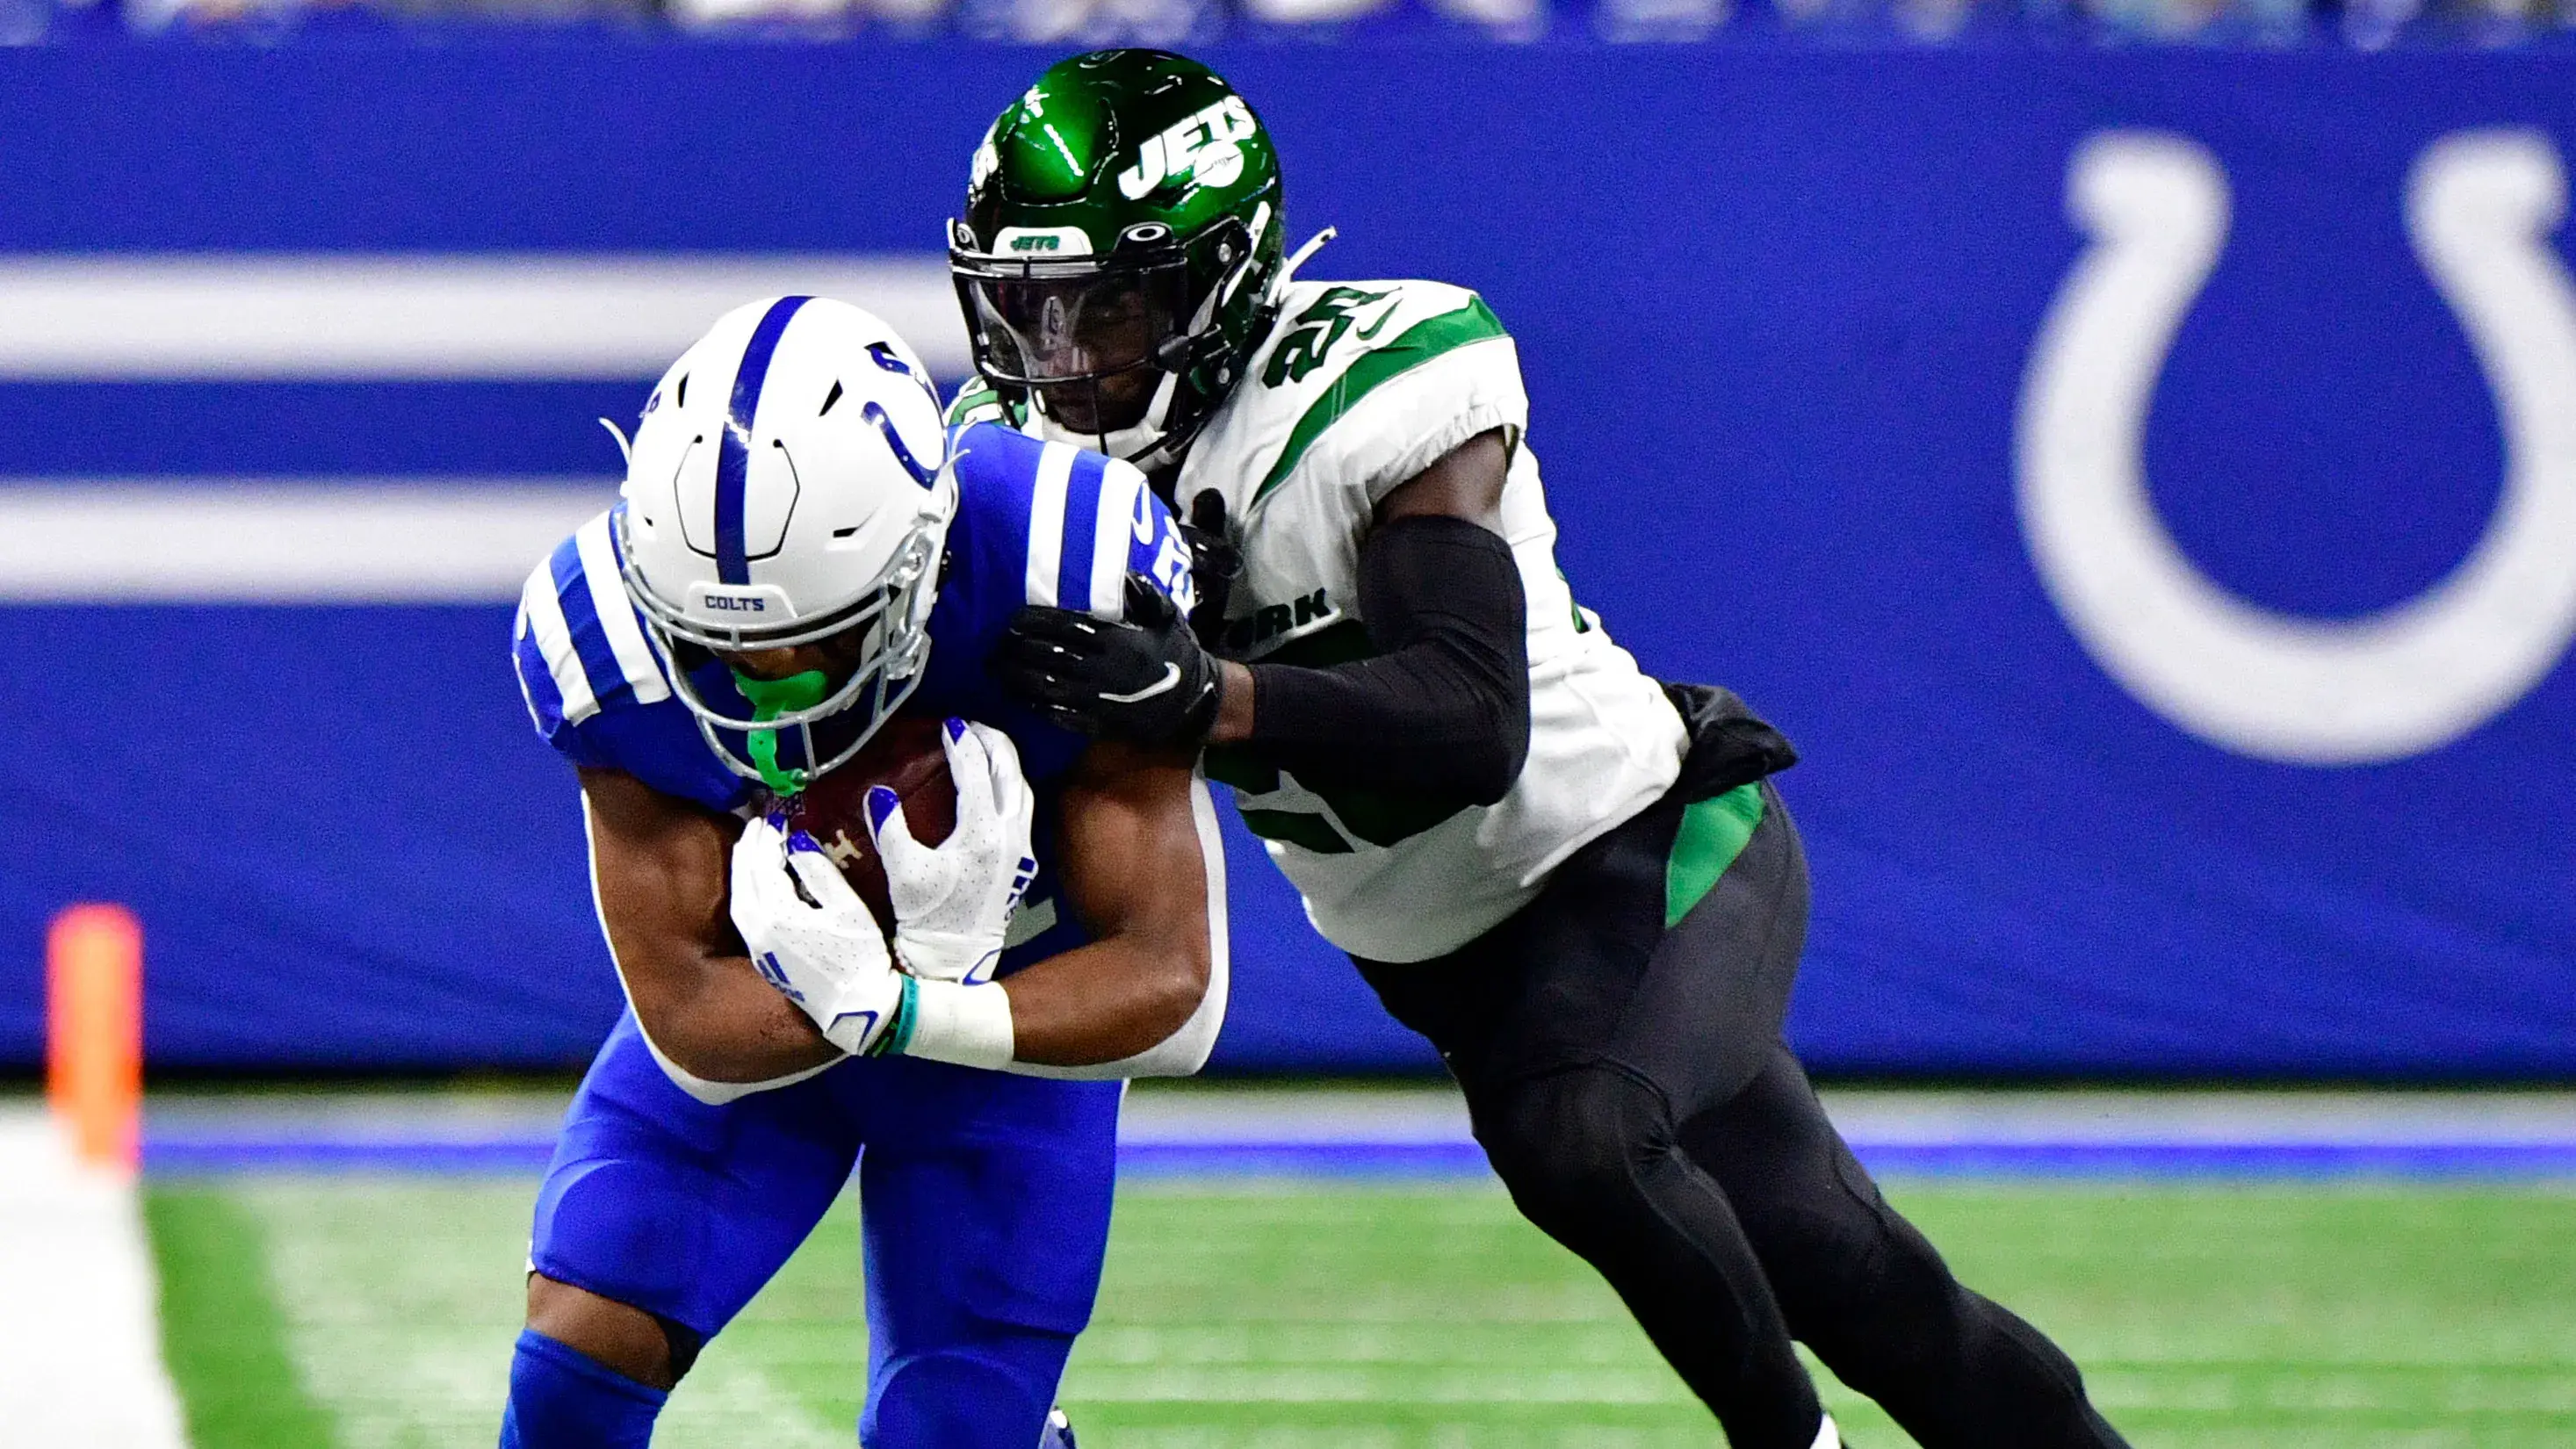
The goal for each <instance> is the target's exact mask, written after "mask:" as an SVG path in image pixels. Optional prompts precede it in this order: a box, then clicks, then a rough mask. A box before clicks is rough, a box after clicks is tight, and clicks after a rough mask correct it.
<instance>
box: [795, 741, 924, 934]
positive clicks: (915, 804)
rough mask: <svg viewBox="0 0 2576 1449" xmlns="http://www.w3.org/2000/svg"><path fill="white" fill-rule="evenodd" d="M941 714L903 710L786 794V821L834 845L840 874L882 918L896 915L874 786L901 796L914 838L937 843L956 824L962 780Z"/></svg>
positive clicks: (829, 848) (879, 919)
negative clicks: (841, 759) (876, 833)
mask: <svg viewBox="0 0 2576 1449" xmlns="http://www.w3.org/2000/svg"><path fill="white" fill-rule="evenodd" d="M939 733H940V722H939V721H938V720H935V719H920V718H916V717H914V716H911V715H897V716H895V717H894V718H893V719H890V720H887V721H886V722H885V723H884V724H883V725H881V726H879V727H878V729H877V733H876V737H875V738H874V739H871V740H869V741H868V742H867V745H866V746H865V747H864V748H862V749H861V750H860V751H859V752H858V753H857V754H855V755H853V756H851V757H850V759H849V761H848V762H847V763H845V764H843V765H842V766H841V767H840V768H839V769H837V770H832V771H829V772H827V773H826V774H825V775H824V776H823V778H821V779H819V780H817V781H815V782H814V783H813V784H812V785H810V786H808V787H806V789H805V790H804V792H803V793H802V794H799V795H796V796H793V797H791V798H790V799H788V800H787V801H785V802H784V803H785V805H786V809H787V818H788V821H789V822H790V823H791V824H793V825H795V826H797V827H798V828H800V829H802V830H804V831H805V833H806V834H808V835H811V836H813V837H814V838H815V839H816V840H817V841H820V842H821V843H822V846H823V848H824V849H825V850H826V851H829V852H830V853H831V856H832V860H833V861H834V863H836V864H837V865H839V866H840V867H841V875H842V877H843V878H844V879H846V880H847V881H849V883H850V885H851V888H852V889H854V890H856V891H857V892H858V893H859V899H861V900H863V901H866V902H867V903H868V909H869V910H872V911H874V912H876V913H877V922H878V924H880V925H887V924H890V923H892V921H893V920H894V907H893V904H892V902H891V901H890V900H889V899H888V897H887V893H886V876H885V864H884V862H882V861H880V860H878V859H877V848H876V846H875V845H874V844H873V843H871V842H870V840H869V838H868V803H867V802H868V790H869V787H871V786H875V785H883V786H885V787H886V788H887V789H889V790H892V791H893V792H895V794H897V795H899V796H901V797H902V798H903V819H904V824H905V825H907V826H908V827H910V828H911V830H912V838H913V839H915V840H918V841H920V842H921V843H922V844H924V845H937V844H938V843H940V842H941V841H943V840H946V839H947V838H948V832H949V831H951V830H954V829H956V828H957V786H956V783H955V782H954V781H952V780H950V779H949V778H948V753H947V751H946V750H944V749H942V748H941V747H940V742H939Z"/></svg>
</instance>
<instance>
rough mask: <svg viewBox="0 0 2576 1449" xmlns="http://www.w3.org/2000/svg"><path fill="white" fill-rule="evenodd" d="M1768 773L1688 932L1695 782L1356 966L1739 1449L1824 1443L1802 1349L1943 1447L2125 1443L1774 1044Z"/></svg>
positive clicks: (1797, 922) (1780, 924)
mask: <svg viewBox="0 0 2576 1449" xmlns="http://www.w3.org/2000/svg"><path fill="white" fill-rule="evenodd" d="M1752 788H1755V789H1758V790H1759V792H1760V795H1761V799H1762V805H1763V811H1762V815H1761V818H1760V820H1759V822H1758V823H1757V824H1756V825H1755V827H1754V829H1753V832H1752V835H1751V836H1750V838H1749V839H1747V840H1746V841H1745V843H1744V845H1743V848H1742V850H1741V852H1740V853H1739V854H1737V855H1736V857H1735V859H1734V861H1733V863H1732V864H1730V865H1728V866H1727V867H1726V869H1725V871H1724V873H1723V874H1722V875H1720V876H1719V877H1718V879H1717V882H1716V884H1715V886H1714V887H1713V888H1710V889H1709V890H1708V893H1707V894H1706V895H1705V896H1704V897H1702V898H1701V899H1700V900H1699V901H1698V903H1697V904H1696V905H1693V906H1690V907H1689V908H1688V910H1687V913H1686V914H1684V915H1683V916H1682V917H1681V919H1680V920H1679V922H1678V923H1676V924H1675V925H1673V926H1671V927H1670V928H1667V927H1666V925H1665V916H1666V912H1667V905H1668V891H1669V890H1671V889H1672V888H1673V887H1672V885H1671V882H1670V881H1668V878H1667V863H1668V859H1669V858H1670V857H1671V856H1672V854H1673V852H1674V842H1675V837H1676V834H1677V833H1678V832H1679V831H1680V829H1681V820H1682V813H1683V810H1684V802H1682V801H1680V800H1678V799H1667V800H1665V801H1663V802H1661V803H1660V804H1658V805H1656V806H1654V807H1653V808H1650V809H1648V810H1647V811H1645V812H1644V813H1643V814H1641V815H1639V816H1638V817H1637V818H1636V819H1634V820H1631V821H1629V822H1628V823H1627V824H1625V825H1623V826H1621V827H1620V828H1619V829H1617V830H1615V831H1613V832H1611V833H1610V834H1609V835H1607V836H1604V837H1602V838H1601V839H1599V840H1596V841H1594V842H1593V843H1592V844H1590V845H1588V846H1586V847H1585V848H1584V849H1583V850H1581V851H1579V852H1577V853H1576V855H1575V856H1574V857H1573V858H1572V859H1570V860H1569V861H1568V862H1567V863H1566V864H1565V865H1564V866H1562V867H1560V868H1559V869H1558V871H1557V872H1556V873H1555V874H1554V875H1553V876H1552V877H1551V878H1550V880H1549V883H1548V885H1547V888H1546V889H1545V891H1544V892H1543V893H1542V894H1541V895H1540V896H1539V898H1538V899H1537V900H1535V901H1533V902H1531V903H1530V905H1528V906H1527V907H1525V908H1524V909H1523V910H1521V911H1520V912H1519V913H1518V914H1517V915H1515V916H1513V917H1512V918H1511V919H1510V920H1508V921H1506V922H1504V923H1503V924H1502V925H1501V926H1498V927H1496V928H1495V929H1494V930H1492V931H1490V932H1487V933H1486V934H1485V935H1483V936H1481V937H1479V938H1477V939H1476V940H1475V941H1472V942H1470V943H1468V944H1467V945H1466V946H1464V947H1461V948H1460V949H1459V950H1457V951H1454V952H1452V953H1450V954H1449V955H1446V956H1442V957H1438V958H1435V959H1433V960H1431V961H1426V962H1418V963H1413V964H1407V965H1389V964H1385V963H1378V962H1367V961H1363V962H1361V963H1359V964H1360V969H1361V971H1362V973H1363V974H1364V975H1366V976H1367V978H1368V980H1369V983H1370V985H1371V986H1373V987H1375V988H1376V990H1377V992H1378V995H1379V997H1380V999H1382V1000H1383V1001H1384V1002H1385V1003H1386V1006H1387V1009H1388V1010H1389V1011H1390V1012H1391V1013H1393V1014H1394V1016H1395V1017H1396V1019H1397V1020H1399V1021H1402V1022H1404V1023H1405V1024H1406V1025H1407V1026H1410V1027H1412V1028H1413V1029H1414V1030H1416V1031H1419V1032H1421V1033H1422V1034H1423V1035H1425V1036H1427V1037H1429V1038H1430V1039H1431V1041H1432V1044H1433V1045H1435V1046H1437V1047H1439V1048H1440V1052H1441V1055H1442V1056H1443V1057H1444V1058H1446V1059H1447V1061H1448V1063H1449V1067H1450V1070H1451V1072H1452V1073H1453V1074H1454V1075H1455V1076H1456V1077H1457V1078H1458V1082H1459V1085H1460V1086H1461V1087H1462V1088H1463V1089H1464V1091H1465V1093H1466V1097H1467V1106H1468V1110H1469V1113H1470V1116H1471V1118H1472V1119H1473V1122H1474V1124H1475V1131H1476V1138H1477V1140H1478V1141H1479V1142H1481V1143H1482V1144H1483V1145H1484V1148H1485V1152H1486V1155H1487V1157H1488V1158H1489V1159H1490V1160H1491V1162H1492V1163H1493V1166H1494V1171H1495V1173H1496V1174H1497V1175H1498V1176H1500V1177H1501V1178H1502V1180H1503V1183H1504V1185H1505V1186H1506V1187H1508V1188H1509V1189H1510V1190H1511V1194H1512V1200H1513V1202H1514V1203H1515V1204H1516V1205H1518V1206H1519V1208H1520V1210H1521V1212H1522V1213H1523V1214H1524V1215H1526V1216H1527V1217H1528V1218H1529V1220H1530V1221H1531V1222H1533V1223H1535V1224H1537V1225H1538V1226H1539V1227H1540V1228H1541V1229H1542V1230H1544V1231H1545V1232H1546V1233H1547V1234H1548V1235H1549V1236H1550V1237H1552V1238H1554V1239H1556V1240H1557V1241H1558V1242H1560V1243H1562V1244H1564V1245H1565V1246H1566V1247H1567V1248H1569V1249H1571V1250H1573V1251H1574V1252H1575V1253H1577V1254H1579V1255H1580V1256H1581V1257H1582V1258H1583V1259H1584V1260H1585V1261H1586V1262H1588V1263H1590V1264H1591V1265H1592V1266H1593V1267H1594V1268H1595V1269H1597V1270H1598V1271H1599V1272H1600V1274H1601V1276H1602V1277H1604V1278H1605V1279H1607V1280H1609V1282H1610V1285H1611V1286H1612V1287H1613V1288H1615V1289H1617V1290H1618V1293H1619V1296H1620V1297H1621V1298H1622V1299H1624V1300H1625V1301H1626V1303H1627V1305H1628V1308H1629V1311H1630V1312H1632V1313H1634V1314H1635V1315H1636V1317H1637V1321H1638V1323H1639V1324H1640V1325H1642V1326H1643V1327H1644V1328H1645V1330H1646V1334H1647V1336H1648V1337H1649V1338H1651V1339H1653V1340H1654V1343H1655V1346H1656V1347H1657V1348H1658V1349H1660V1350H1661V1351H1662V1353H1663V1355H1664V1357H1665V1358H1666V1359H1667V1360H1668V1361H1669V1362H1670V1363H1671V1364H1672V1366H1673V1368H1674V1370H1675V1371H1676V1372H1678V1373H1679V1374H1680V1375H1681V1377H1682V1379H1683V1381H1684V1382H1685V1383H1686V1384H1688V1385H1689V1387H1690V1389H1691V1391H1692V1392H1693V1393H1695V1394H1697V1395H1698V1396H1699V1398H1700V1399H1701V1401H1702V1402H1704V1403H1706V1404H1707V1405H1708V1407H1709V1409H1710V1410H1711V1411H1712V1412H1713V1413H1715V1414H1716V1416H1717V1418H1718V1422H1719V1423H1720V1424H1721V1425H1723V1426H1724V1428H1725V1430H1726V1436H1727V1440H1728V1442H1729V1443H1730V1444H1731V1445H1733V1446H1734V1449H1810V1446H1811V1445H1812V1444H1813V1442H1814V1440H1815V1437H1816V1431H1817V1427H1818V1423H1819V1420H1820V1416H1821V1412H1822V1411H1821V1409H1820V1408H1819V1406H1818V1403H1817V1399H1816V1393H1815V1388H1814V1386H1813V1384H1812V1383H1810V1381H1809V1380H1808V1378H1807V1374H1806V1370H1805V1369H1804V1367H1803V1366H1802V1365H1801V1364H1800V1363H1799V1362H1798V1359H1797V1356H1796V1354H1795V1353H1794V1352H1793V1351H1792V1349H1791V1347H1790V1342H1791V1340H1792V1339H1796V1340H1797V1341H1799V1342H1802V1343H1805V1344H1806V1345H1807V1346H1808V1347H1809V1348H1811V1349H1813V1350H1814V1351H1815V1353H1816V1356H1817V1357H1818V1358H1820V1359H1822V1360H1823V1361H1824V1362H1825V1363H1826V1365H1827V1366H1829V1367H1830V1368H1832V1369H1833V1371H1834V1373H1835V1375H1836V1376H1838V1377H1839V1378H1841V1379H1842V1380H1843V1382H1845V1383H1846V1384H1849V1385H1850V1386H1851V1387H1853V1388H1854V1389H1857V1390H1859V1391H1860V1392H1862V1393H1865V1394H1867V1395H1869V1396H1870V1397H1871V1398H1873V1399H1875V1400H1877V1401H1878V1403H1879V1404H1880V1405H1881V1406H1882V1407H1884V1408H1885V1409H1886V1410H1887V1411H1888V1413H1889V1414H1890V1415H1892V1416H1893V1417H1894V1418H1895V1419H1896V1421H1897V1422H1898V1423H1899V1424H1902V1425H1903V1426H1904V1427H1905V1429H1906V1431H1907V1432H1908V1433H1910V1434H1912V1435H1913V1436H1914V1438H1915V1439H1916V1440H1917V1441H1918V1442H1920V1443H1921V1444H1922V1445H1923V1446H1924V1449H2060V1446H2065V1449H2076V1446H2082V1449H2102V1446H2118V1445H2122V1444H2123V1441H2122V1440H2121V1438H2120V1436H2119V1435H2118V1434H2117V1433H2116V1432H2114V1431H2113V1430H2112V1428H2111V1426H2110V1425H2109V1424H2107V1423H2105V1422H2103V1419H2102V1417H2101V1415H2100V1414H2098V1413H2096V1412H2095V1411H2094V1409H2093V1407H2092V1405H2091V1404H2090V1403H2089V1402H2087V1400H2086V1398H2085V1395H2084V1386H2083V1381H2082V1379H2081V1377H2080V1376H2079V1375H2078V1374H2077V1372H2076V1368H2075V1365H2074V1364H2073V1363H2072V1362H2071V1361H2069V1360H2068V1359H2067V1357H2066V1355H2065V1354H2064V1353H2063V1352H2061V1351H2059V1349H2058V1348H2057V1346H2056V1345H2055V1344H2052V1343H2050V1342H2049V1341H2048V1339H2047V1338H2046V1337H2044V1336H2043V1335H2042V1334H2041V1333H2040V1332H2039V1331H2038V1330H2037V1329H2035V1328H2033V1327H2031V1326H2030V1325H2029V1324H2027V1323H2024V1322H2023V1321H2022V1320H2021V1319H2019V1318H2016V1317H2014V1316H2013V1315H2012V1314H2011V1313H2010V1312H2008V1311H2006V1310H2005V1309H2003V1308H2002V1307H2000V1306H1998V1305H1996V1304H1994V1303H1992V1302H1990V1301H1988V1300H1987V1299H1985V1298H1982V1297H1980V1296H1978V1295H1977V1294H1975V1293H1973V1292H1971V1291H1969V1290H1968V1289H1967V1288H1965V1287H1962V1286H1961V1285H1960V1284H1959V1282H1958V1280H1957V1279H1955V1278H1953V1277H1952V1276H1951V1275H1950V1270H1949V1268H1948V1266H1947V1265H1946V1264H1944V1263H1943V1262H1942V1261H1941V1255H1940V1254H1939V1253H1938V1252H1936V1251H1934V1250H1933V1247H1932V1245H1931V1243H1929V1242H1928V1241H1926V1240H1925V1239H1924V1237H1923V1235H1922V1234H1921V1233H1919V1232H1917V1231H1916V1230H1915V1229H1914V1227H1913V1225H1912V1224H1910V1223H1908V1222H1906V1221H1905V1219H1903V1218H1902V1217H1900V1216H1898V1215H1897V1213H1896V1211H1895V1210H1894V1209H1893V1208H1891V1207H1889V1206H1888V1204H1887V1201H1886V1199H1884V1198H1883V1197H1881V1196H1880V1195H1879V1191H1878V1187H1877V1185H1876V1184H1875V1183H1873V1182H1872V1181H1871V1180H1870V1178H1869V1175H1868V1173H1866V1172H1865V1171H1863V1170H1862V1168H1861V1165H1860V1163H1859V1162H1858V1161H1856V1160H1855V1159H1854V1158H1853V1157H1852V1154H1851V1151H1850V1149H1849V1148H1848V1147H1846V1146H1845V1145H1844V1144H1843V1141H1842V1138H1841V1137H1840V1136H1839V1135H1838V1134H1837V1133H1836V1132H1835V1130H1834V1127H1833V1124H1832V1123H1831V1122H1829V1121H1827V1120H1826V1117H1825V1114H1824V1111H1823V1109H1822V1108H1821V1107H1820V1106H1818V1104H1817V1101H1816V1096H1815V1092H1814V1091H1813V1090H1812V1089H1811V1088H1810V1087H1809V1086H1808V1083H1807V1077H1806V1073H1805V1071H1804V1070H1803V1069H1801V1068H1800V1067H1799V1065H1798V1062H1797V1059H1796V1058H1794V1057H1793V1056H1791V1055H1790V1053H1789V1050H1788V1048H1787V1047H1786V1046H1785V1045H1784V1044H1783V1043H1782V1042H1781V1039H1780V1028H1781V1023H1782V1020H1783V1018H1784V1017H1785V1016H1786V1014H1787V1009H1788V999H1789V988H1790V985H1791V982H1792V981H1793V980H1794V979H1795V977H1796V974H1797V963H1798V954H1799V951H1800V949H1801V947H1802V946H1803V945H1804V942H1805V937H1806V919H1807V868H1806V861H1805V857H1804V853H1803V851H1802V850H1801V849H1800V847H1799V844H1798V836H1797V830H1796V828H1795V827H1794V826H1793V825H1792V824H1791V823H1790V821H1789V817H1788V814H1787V812H1786V811H1785V810H1783V809H1782V808H1781V805H1780V801H1779V797H1778V795H1777V794H1776V793H1774V792H1773V790H1772V789H1771V787H1770V785H1769V784H1768V783H1767V782H1766V783H1763V784H1761V785H1759V786H1756V787H1752ZM1672 904H1674V905H1675V906H1676V907H1678V906H1679V905H1681V904H1683V903H1679V902H1674V903H1672Z"/></svg>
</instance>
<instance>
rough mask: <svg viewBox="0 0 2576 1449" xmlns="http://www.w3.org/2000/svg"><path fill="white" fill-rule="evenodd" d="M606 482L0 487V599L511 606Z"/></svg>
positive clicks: (608, 491)
mask: <svg viewBox="0 0 2576 1449" xmlns="http://www.w3.org/2000/svg"><path fill="white" fill-rule="evenodd" d="M616 496H617V485H616V484H615V482H614V481H612V480H608V479H576V478H513V479H510V480H507V481H489V482H486V481H480V480H473V479H420V478H409V479H401V480H390V479H363V478H339V479H329V480H321V481H315V480H297V481H294V482H285V481H270V480H260V479H200V480H185V479H153V480H150V481H148V482H146V481H140V480H136V481H116V482H109V481H103V480H90V479H84V480H81V481H80V482H78V483H46V482H41V481H36V480H27V479H15V480H12V479H0V603H16V604H27V603H238V604H322V603H334V604H448V603H460V604H461V603H477V604H479V603H500V604H505V603H509V602H512V601H514V600H516V599H517V598H518V597H519V589H520V585H521V584H522V583H524V582H525V581H526V579H527V577H528V570H530V569H532V568H534V567H536V565H537V562H538V560H540V559H542V558H544V557H545V556H546V553H547V552H548V551H549V550H551V549H552V548H553V547H554V546H555V545H556V544H558V543H561V542H562V541H563V539H564V537H565V536H566V535H567V534H570V533H571V532H572V531H573V530H574V529H575V528H577V527H579V526H580V525H581V523H582V522H583V520H585V519H587V518H589V517H590V516H591V515H593V514H595V513H597V512H598V511H599V510H600V509H602V508H604V507H606V506H607V505H608V504H609V503H611V502H612V501H614V500H615V498H616Z"/></svg>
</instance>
